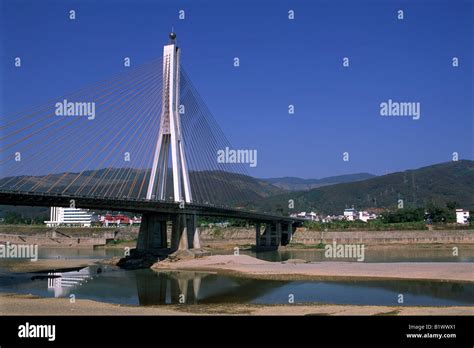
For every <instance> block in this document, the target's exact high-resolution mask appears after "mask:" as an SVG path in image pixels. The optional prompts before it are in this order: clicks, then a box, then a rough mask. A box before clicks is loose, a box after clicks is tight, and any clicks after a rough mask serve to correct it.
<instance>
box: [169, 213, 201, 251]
mask: <svg viewBox="0 0 474 348" xmlns="http://www.w3.org/2000/svg"><path fill="white" fill-rule="evenodd" d="M172 224H173V228H172V232H171V251H176V250H187V249H199V248H201V241H200V236H199V227H198V226H197V216H196V215H194V214H176V215H175V216H173V220H172Z"/></svg>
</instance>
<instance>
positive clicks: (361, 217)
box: [359, 211, 377, 222]
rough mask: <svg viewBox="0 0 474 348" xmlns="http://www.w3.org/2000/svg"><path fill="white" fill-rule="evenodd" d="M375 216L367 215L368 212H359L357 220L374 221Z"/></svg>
mask: <svg viewBox="0 0 474 348" xmlns="http://www.w3.org/2000/svg"><path fill="white" fill-rule="evenodd" d="M376 218H377V215H375V214H373V213H369V212H368V211H360V212H359V220H361V221H364V222H367V221H369V220H375V219H376Z"/></svg>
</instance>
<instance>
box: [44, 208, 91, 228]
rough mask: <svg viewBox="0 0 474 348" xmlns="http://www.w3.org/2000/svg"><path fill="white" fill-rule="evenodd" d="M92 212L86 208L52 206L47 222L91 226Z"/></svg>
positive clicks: (54, 224)
mask: <svg viewBox="0 0 474 348" xmlns="http://www.w3.org/2000/svg"><path fill="white" fill-rule="evenodd" d="M91 221H92V214H90V213H89V212H88V211H87V210H85V209H80V208H63V207H51V216H50V220H49V221H45V224H46V225H47V226H49V227H53V226H84V227H90V226H91Z"/></svg>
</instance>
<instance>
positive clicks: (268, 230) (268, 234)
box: [264, 223, 273, 248]
mask: <svg viewBox="0 0 474 348" xmlns="http://www.w3.org/2000/svg"><path fill="white" fill-rule="evenodd" d="M272 230H273V224H271V223H267V225H266V226H265V232H264V235H265V246H266V247H267V248H269V247H271V246H272Z"/></svg>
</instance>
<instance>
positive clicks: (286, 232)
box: [281, 222, 293, 245]
mask: <svg viewBox="0 0 474 348" xmlns="http://www.w3.org/2000/svg"><path fill="white" fill-rule="evenodd" d="M292 238H293V224H292V223H291V222H285V223H282V231H281V245H287V244H289V243H290V242H291V239H292Z"/></svg>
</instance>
